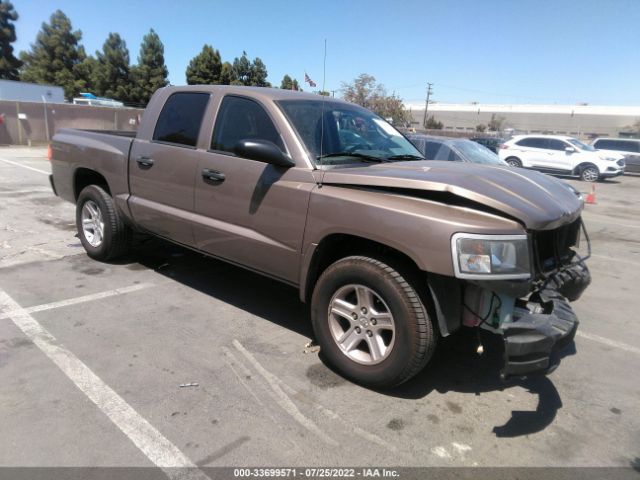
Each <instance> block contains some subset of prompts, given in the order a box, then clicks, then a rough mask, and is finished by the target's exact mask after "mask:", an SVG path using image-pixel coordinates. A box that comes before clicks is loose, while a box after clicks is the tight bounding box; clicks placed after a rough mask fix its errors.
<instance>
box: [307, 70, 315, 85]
mask: <svg viewBox="0 0 640 480" xmlns="http://www.w3.org/2000/svg"><path fill="white" fill-rule="evenodd" d="M304 81H305V82H307V83H308V84H309V86H310V87H315V86H316V82H314V81H313V80H311V78H310V77H309V75H307V72H304Z"/></svg>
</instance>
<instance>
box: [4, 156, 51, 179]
mask: <svg viewBox="0 0 640 480" xmlns="http://www.w3.org/2000/svg"><path fill="white" fill-rule="evenodd" d="M0 162H4V163H9V164H11V165H15V166H16V167H22V168H26V169H27V170H33V171H34V172H38V173H44V174H45V175H49V174H51V172H46V171H44V170H40V169H39V168H33V167H30V166H28V165H23V164H21V163H18V162H12V161H11V160H7V159H4V158H0Z"/></svg>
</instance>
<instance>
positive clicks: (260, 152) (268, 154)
mask: <svg viewBox="0 0 640 480" xmlns="http://www.w3.org/2000/svg"><path fill="white" fill-rule="evenodd" d="M233 151H234V152H235V154H236V155H238V156H239V157H243V158H248V159H249V160H256V161H258V162H264V163H270V164H271V165H276V166H278V167H285V168H290V167H293V166H295V163H294V161H293V160H291V158H289V156H288V155H286V154H285V153H284V152H283V151H282V150H280V148H278V146H277V145H276V144H275V143H273V142H270V141H268V140H240V141H239V142H238V143H236V146H235V147H234V148H233Z"/></svg>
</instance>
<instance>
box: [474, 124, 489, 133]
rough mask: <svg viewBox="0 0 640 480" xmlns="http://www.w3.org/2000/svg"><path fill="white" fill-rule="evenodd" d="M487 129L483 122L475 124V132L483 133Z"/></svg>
mask: <svg viewBox="0 0 640 480" xmlns="http://www.w3.org/2000/svg"><path fill="white" fill-rule="evenodd" d="M486 131H487V126H486V125H485V124H484V123H480V124H478V125H476V132H478V133H483V132H486Z"/></svg>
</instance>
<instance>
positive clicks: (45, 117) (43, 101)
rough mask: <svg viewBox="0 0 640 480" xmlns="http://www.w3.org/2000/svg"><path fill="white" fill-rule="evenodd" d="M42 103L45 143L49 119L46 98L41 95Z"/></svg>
mask: <svg viewBox="0 0 640 480" xmlns="http://www.w3.org/2000/svg"><path fill="white" fill-rule="evenodd" d="M42 103H43V105H44V131H45V134H46V136H47V143H49V140H50V138H49V119H48V118H47V99H46V98H44V95H42Z"/></svg>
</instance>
